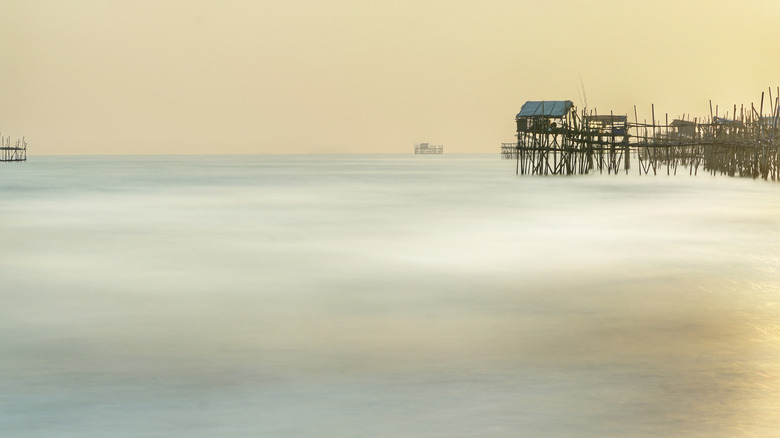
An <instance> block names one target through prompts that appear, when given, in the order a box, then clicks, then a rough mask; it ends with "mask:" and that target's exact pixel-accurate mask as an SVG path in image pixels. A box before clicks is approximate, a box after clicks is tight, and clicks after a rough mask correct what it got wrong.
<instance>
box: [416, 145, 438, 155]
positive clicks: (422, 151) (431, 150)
mask: <svg viewBox="0 0 780 438" xmlns="http://www.w3.org/2000/svg"><path fill="white" fill-rule="evenodd" d="M414 153H415V154H416V155H428V154H443V153H444V145H440V144H439V145H432V144H430V143H420V144H416V145H414Z"/></svg>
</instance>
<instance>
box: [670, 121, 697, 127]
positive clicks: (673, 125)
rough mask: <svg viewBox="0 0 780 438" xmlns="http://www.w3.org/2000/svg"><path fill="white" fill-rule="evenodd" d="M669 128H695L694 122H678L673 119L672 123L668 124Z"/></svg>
mask: <svg viewBox="0 0 780 438" xmlns="http://www.w3.org/2000/svg"><path fill="white" fill-rule="evenodd" d="M669 126H671V127H673V128H677V127H680V128H681V127H683V126H696V122H691V121H690V120H680V119H674V120H672V123H670V124H669Z"/></svg>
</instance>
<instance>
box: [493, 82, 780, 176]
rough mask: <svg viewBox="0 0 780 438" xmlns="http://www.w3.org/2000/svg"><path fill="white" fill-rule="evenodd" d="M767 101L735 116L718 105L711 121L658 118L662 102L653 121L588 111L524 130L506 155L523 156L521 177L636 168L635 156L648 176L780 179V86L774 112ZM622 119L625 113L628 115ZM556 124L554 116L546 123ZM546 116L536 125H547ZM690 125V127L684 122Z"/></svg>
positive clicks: (771, 98) (772, 99)
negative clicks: (721, 113) (684, 172)
mask: <svg viewBox="0 0 780 438" xmlns="http://www.w3.org/2000/svg"><path fill="white" fill-rule="evenodd" d="M764 98H765V94H764V93H762V94H761V104H760V106H759V107H758V108H756V107H755V106H754V105H752V104H751V105H750V107H749V108H747V109H746V108H745V106H741V107H740V108H739V112H738V111H737V110H738V108H737V106H736V105H734V107H733V112H732V113H731V118H729V112H728V111H727V112H726V114H725V115H724V117H720V116H719V113H718V111H719V108H718V107H717V106H715V109H714V110H713V108H712V103H711V102H710V116H709V117H708V118H702V119H698V118H694V119H693V120H691V119H690V116H688V117H686V116H685V115H683V116H682V117H681V118H678V119H677V120H676V121H673V122H672V123H669V116H668V114H667V115H666V117H665V120H657V119H656V117H655V106H654V105H653V106H652V107H651V114H652V119H651V120H650V121H648V120H644V121H642V122H640V121H639V118H638V117H637V111H636V107H634V121H633V122H629V121H627V118H626V117H625V116H612V115H611V114H610V116H598V115H597V113H596V112H595V111H594V112H591V113H590V114H588V113H586V112H585V111H583V112H582V114H581V115H580V116H578V115H577V114H576V113H573V114H571V115H567V116H565V117H563V118H559V119H557V120H556V122H557V124H555V125H553V126H556V127H555V128H553V129H536V130H528V131H519V132H518V142H517V143H504V144H502V148H501V154H502V156H503V157H504V158H508V159H516V160H517V173H518V174H537V175H559V174H562V175H571V174H587V173H590V172H594V171H598V172H600V173H604V172H607V173H615V174H617V173H619V172H625V173H629V171H630V169H631V161H632V160H633V161H635V162H636V164H637V165H636V166H635V168H636V169H637V172H638V173H639V174H640V175H641V174H651V173H652V174H654V175H655V174H658V173H663V172H664V170H665V172H666V174H667V175H671V174H677V172H678V168H679V167H683V168H685V169H687V170H688V173H689V174H692V175H693V174H698V171H699V167H702V168H703V169H704V170H705V171H707V172H708V173H710V174H722V175H729V176H743V177H752V178H763V179H771V180H773V181H776V180H780V138H779V137H780V87H779V88H778V89H777V94H776V95H775V96H773V95H772V89H771V88H770V89H769V101H770V102H771V103H772V104H773V105H772V107H771V111H770V112H769V113H767V115H766V116H765V115H764ZM598 117H601V119H599V120H607V121H610V120H611V121H614V120H618V121H619V122H620V123H619V124H617V125H614V126H613V125H609V126H608V125H607V124H604V125H603V126H606V128H604V127H601V128H594V127H593V126H591V125H590V124H589V122H588V121H589V120H594V119H598ZM621 117H622V118H621ZM547 122H549V120H548V121H547ZM541 125H542V124H541V123H540V121H537V122H536V123H534V126H541ZM683 126H684V127H683Z"/></svg>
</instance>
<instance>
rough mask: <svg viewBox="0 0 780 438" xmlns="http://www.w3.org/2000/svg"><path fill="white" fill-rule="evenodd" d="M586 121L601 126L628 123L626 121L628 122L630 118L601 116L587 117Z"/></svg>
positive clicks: (609, 115) (610, 115)
mask: <svg viewBox="0 0 780 438" xmlns="http://www.w3.org/2000/svg"><path fill="white" fill-rule="evenodd" d="M585 120H587V121H588V122H594V123H601V124H615V123H626V121H628V116H624V115H612V114H605V115H600V116H585Z"/></svg>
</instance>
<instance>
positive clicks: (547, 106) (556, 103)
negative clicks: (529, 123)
mask: <svg viewBox="0 0 780 438" xmlns="http://www.w3.org/2000/svg"><path fill="white" fill-rule="evenodd" d="M572 107H574V102H572V101H570V100H546V101H545V100H540V101H533V100H529V101H528V102H526V103H524V104H523V107H522V108H520V112H519V113H517V118H520V117H540V116H542V117H563V116H565V115H566V113H568V112H569V110H570V109H572Z"/></svg>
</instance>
